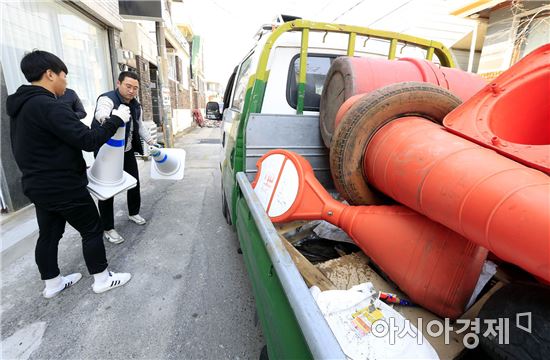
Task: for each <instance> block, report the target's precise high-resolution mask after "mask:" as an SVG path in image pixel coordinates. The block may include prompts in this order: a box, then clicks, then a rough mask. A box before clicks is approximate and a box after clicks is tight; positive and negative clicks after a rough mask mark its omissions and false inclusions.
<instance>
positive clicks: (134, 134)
mask: <svg viewBox="0 0 550 360" xmlns="http://www.w3.org/2000/svg"><path fill="white" fill-rule="evenodd" d="M138 90H139V78H138V76H137V74H136V73H135V72H131V71H123V72H121V73H120V74H119V76H118V81H117V88H116V89H115V90H113V91H109V92H107V93H105V94H102V95H100V96H99V98H98V99H97V103H96V109H95V113H94V119H93V120H92V128H94V127H97V126H100V124H102V123H103V121H105V119H107V118H109V116H110V115H111V112H112V111H113V109H116V108H118V106H119V105H120V104H125V105H127V106H128V107H129V108H130V113H131V115H132V117H131V119H130V122H129V123H128V125H127V126H126V135H125V142H124V144H121V146H124V147H125V148H124V171H126V172H127V173H128V174H130V175H132V176H133V177H135V178H136V180H137V185H136V187H135V188H132V189H130V190H128V192H127V201H128V219H129V220H130V221H133V222H135V223H136V224H138V225H143V224H145V219H144V218H143V217H141V216H140V215H139V210H140V207H141V195H140V189H139V172H138V166H137V161H136V157H135V155H134V152H138V153H140V154H143V147H142V145H141V141H140V138H143V140H145V142H146V143H147V144H149V145H152V144H154V143H155V142H156V141H155V140H154V139H153V138H152V137H151V134H150V133H149V130H148V129H147V128H145V126H144V125H143V121H142V116H143V111H142V108H141V105H140V103H139V102H138V101H137V100H136V96H137V95H138ZM98 207H99V213H100V215H101V220H102V222H103V230H104V233H103V237H104V238H105V239H106V240H109V241H110V242H111V243H114V244H119V243H121V242H123V241H124V238H123V237H122V236H120V234H119V233H118V232H117V231H116V230H115V227H114V214H113V198H110V199H107V200H105V201H101V200H99V201H98Z"/></svg>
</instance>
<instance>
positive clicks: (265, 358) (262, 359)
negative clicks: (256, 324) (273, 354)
mask: <svg viewBox="0 0 550 360" xmlns="http://www.w3.org/2000/svg"><path fill="white" fill-rule="evenodd" d="M260 360H269V354H268V352H267V345H264V346H263V347H262V351H260Z"/></svg>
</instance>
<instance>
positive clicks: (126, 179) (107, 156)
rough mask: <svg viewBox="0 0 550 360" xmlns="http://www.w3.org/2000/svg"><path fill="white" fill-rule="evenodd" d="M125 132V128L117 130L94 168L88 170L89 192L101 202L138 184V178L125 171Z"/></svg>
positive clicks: (99, 155) (103, 149)
mask: <svg viewBox="0 0 550 360" xmlns="http://www.w3.org/2000/svg"><path fill="white" fill-rule="evenodd" d="M124 132H125V127H124V126H121V127H119V128H118V129H117V131H116V133H115V134H114V135H113V137H112V138H110V139H109V140H108V141H107V142H106V143H105V144H103V146H102V147H101V148H100V149H99V152H98V153H97V156H96V159H95V161H94V163H93V165H92V167H91V168H89V169H88V190H90V193H92V195H94V196H95V197H97V198H98V199H99V200H107V199H109V198H112V197H113V196H115V195H116V194H118V193H120V192H123V191H126V190H128V189H131V188H133V187H135V186H136V184H137V180H136V178H134V177H133V176H132V175H130V174H128V173H127V172H125V171H124V170H123V167H124Z"/></svg>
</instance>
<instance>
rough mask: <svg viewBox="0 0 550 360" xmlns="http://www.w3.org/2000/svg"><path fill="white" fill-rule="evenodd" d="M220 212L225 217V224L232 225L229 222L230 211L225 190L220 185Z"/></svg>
mask: <svg viewBox="0 0 550 360" xmlns="http://www.w3.org/2000/svg"><path fill="white" fill-rule="evenodd" d="M222 214H223V217H224V218H225V222H226V223H227V225H232V224H233V223H232V222H231V213H230V212H229V205H228V204H227V199H226V198H225V192H224V190H223V187H222Z"/></svg>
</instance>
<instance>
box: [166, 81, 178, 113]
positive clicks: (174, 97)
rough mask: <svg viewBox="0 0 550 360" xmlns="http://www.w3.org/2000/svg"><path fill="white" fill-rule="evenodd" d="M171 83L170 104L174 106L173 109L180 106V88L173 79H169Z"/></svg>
mask: <svg viewBox="0 0 550 360" xmlns="http://www.w3.org/2000/svg"><path fill="white" fill-rule="evenodd" d="M168 82H169V83H170V104H171V106H172V109H177V108H178V89H177V85H176V84H177V83H176V82H175V81H173V80H169V81H168Z"/></svg>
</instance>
